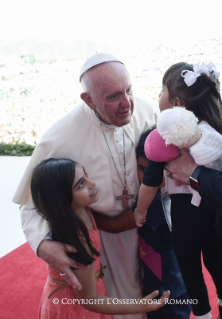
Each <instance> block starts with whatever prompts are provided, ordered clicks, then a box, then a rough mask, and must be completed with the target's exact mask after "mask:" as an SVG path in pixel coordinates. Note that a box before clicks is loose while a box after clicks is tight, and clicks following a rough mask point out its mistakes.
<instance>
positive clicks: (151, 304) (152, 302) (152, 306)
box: [143, 290, 170, 312]
mask: <svg viewBox="0 0 222 319" xmlns="http://www.w3.org/2000/svg"><path fill="white" fill-rule="evenodd" d="M158 295H159V291H158V290H155V291H153V292H152V293H151V294H149V295H148V296H146V297H144V298H143V300H146V307H147V308H146V312H151V311H155V310H158V309H159V308H161V307H163V306H165V304H166V303H167V301H168V299H169V296H170V291H169V290H167V291H165V292H164V293H163V295H162V296H161V298H160V299H155V297H157V296H158ZM144 303H145V302H144Z"/></svg>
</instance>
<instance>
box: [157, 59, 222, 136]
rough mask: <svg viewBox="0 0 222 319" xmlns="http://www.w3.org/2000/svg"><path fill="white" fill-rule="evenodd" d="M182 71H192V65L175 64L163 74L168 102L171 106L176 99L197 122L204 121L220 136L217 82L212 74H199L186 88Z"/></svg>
mask: <svg viewBox="0 0 222 319" xmlns="http://www.w3.org/2000/svg"><path fill="white" fill-rule="evenodd" d="M183 70H189V71H193V65H192V64H188V63H185V62H180V63H176V64H174V65H172V66H171V67H170V68H169V69H168V70H167V71H166V73H165V74H164V77H163V85H166V86H167V89H168V92H169V100H170V102H171V103H172V104H173V102H174V99H175V98H176V97H178V98H179V99H180V100H181V101H182V103H184V106H185V107H186V109H187V110H190V111H192V112H193V113H194V114H195V115H196V117H197V118H198V119H199V122H201V121H206V122H207V123H208V124H209V125H211V126H212V127H213V128H214V129H215V130H216V131H218V132H219V133H220V134H222V102H221V95H220V83H219V81H218V80H217V79H216V78H215V77H214V75H213V73H212V72H210V76H209V77H208V76H207V75H206V74H204V73H201V76H199V77H198V78H197V80H196V82H195V83H194V84H192V85H191V86H187V85H186V83H185V82H184V78H183V77H182V76H181V72H182V71H183ZM174 105H175V103H174Z"/></svg>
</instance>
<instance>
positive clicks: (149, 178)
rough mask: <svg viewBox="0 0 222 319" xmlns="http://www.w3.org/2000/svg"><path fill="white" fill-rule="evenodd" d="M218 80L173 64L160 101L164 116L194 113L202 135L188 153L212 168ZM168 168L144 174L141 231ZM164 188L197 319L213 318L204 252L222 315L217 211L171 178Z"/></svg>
mask: <svg viewBox="0 0 222 319" xmlns="http://www.w3.org/2000/svg"><path fill="white" fill-rule="evenodd" d="M218 78H219V72H217V71H216V68H215V66H214V65H213V64H212V63H210V64H208V65H205V64H202V65H200V64H196V65H192V64H187V63H184V62H181V63H177V64H174V65H172V66H171V67H170V68H169V69H168V70H167V71H166V73H165V75H164V77H163V85H162V87H163V89H162V92H161V94H160V101H159V107H160V110H161V111H164V110H166V111H168V109H172V108H173V106H177V107H179V108H180V107H185V108H186V109H187V110H189V111H191V112H193V113H194V115H195V116H196V117H197V119H198V128H199V130H200V132H201V135H202V136H201V138H199V140H198V139H197V141H196V143H194V145H193V146H190V148H194V150H195V149H196V150H198V152H193V156H194V159H195V160H196V161H198V162H199V163H201V164H202V165H203V164H204V165H205V164H209V163H210V162H213V166H212V167H214V168H216V167H218V166H217V165H218V164H219V165H220V162H221V156H222V136H221V134H222V102H221V96H220V87H219V81H218ZM166 111H165V112H166ZM173 125H174V123H173ZM157 127H158V124H157ZM168 128H169V125H168ZM176 138H177V136H176V135H175V139H176ZM210 150H213V152H210ZM160 152H161V151H160ZM163 153H164V151H163ZM195 154H196V155H195ZM162 155H164V154H161V153H160V157H161V156H162ZM182 156H183V155H182ZM162 158H163V157H162ZM168 160H169V159H168ZM214 165H216V166H214ZM164 166H165V163H164V162H159V163H157V162H153V161H149V164H148V166H147V168H146V170H145V174H144V179H143V184H142V185H141V187H140V191H139V198H138V206H137V209H136V212H135V220H136V223H137V225H139V226H141V224H143V223H144V221H145V214H146V210H147V207H149V205H150V203H151V202H152V199H153V198H154V196H155V194H156V192H157V190H158V188H159V185H160V184H161V183H162V181H163V169H164ZM165 184H166V187H167V190H168V192H169V193H170V194H171V195H170V197H171V219H172V235H173V243H174V249H175V253H176V256H177V260H178V264H179V267H180V271H181V273H182V276H183V279H184V283H185V285H186V288H187V292H188V294H189V297H190V299H193V300H194V299H195V300H198V303H197V304H192V310H193V313H194V315H195V318H196V319H200V318H201V319H210V318H211V314H210V309H211V308H210V304H209V299H208V293H207V288H206V285H205V282H204V278H203V274H202V265H201V253H202V254H203V261H204V264H205V266H206V268H207V269H208V271H209V272H210V274H211V276H212V278H213V281H214V283H215V286H216V288H217V294H218V301H219V312H220V316H222V260H221V255H222V237H220V236H219V234H218V233H217V231H216V229H215V222H216V218H217V212H216V211H209V209H208V208H207V207H206V205H205V204H204V202H203V201H200V202H199V204H198V203H197V202H196V203H195V204H196V205H192V203H191V200H192V195H193V189H192V188H191V187H189V186H187V185H180V186H179V185H177V184H176V183H175V182H174V181H173V180H171V179H170V178H169V177H168V176H167V174H165Z"/></svg>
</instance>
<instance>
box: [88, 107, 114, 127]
mask: <svg viewBox="0 0 222 319" xmlns="http://www.w3.org/2000/svg"><path fill="white" fill-rule="evenodd" d="M93 114H94V116H95V117H96V119H97V120H98V121H99V122H100V123H102V125H104V126H105V127H107V128H116V126H115V125H112V124H106V123H104V122H103V121H102V120H101V119H100V118H99V114H98V113H97V112H96V111H93Z"/></svg>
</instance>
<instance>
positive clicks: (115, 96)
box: [90, 62, 134, 127]
mask: <svg viewBox="0 0 222 319" xmlns="http://www.w3.org/2000/svg"><path fill="white" fill-rule="evenodd" d="M93 73H94V74H93ZM91 75H92V78H93V86H92V88H93V90H92V92H91V99H92V106H90V107H91V108H92V109H94V110H95V111H96V112H97V113H98V115H99V117H100V119H101V120H102V121H103V122H104V123H106V124H110V125H115V126H118V127H121V126H123V125H126V124H128V123H129V122H130V120H131V116H132V114H133V109H134V101H133V93H132V84H131V80H130V77H129V73H128V71H127V70H126V68H125V66H124V65H122V64H121V63H117V62H110V63H105V64H101V65H100V66H97V67H96V68H94V69H92V74H91ZM93 75H94V76H93Z"/></svg>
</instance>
